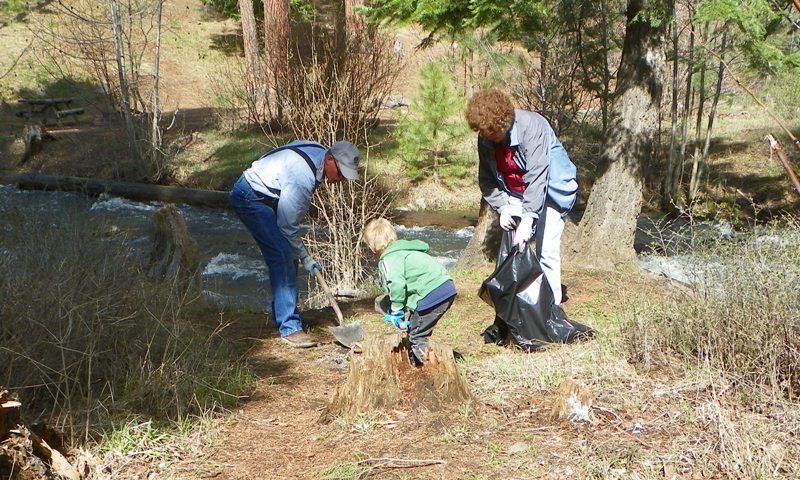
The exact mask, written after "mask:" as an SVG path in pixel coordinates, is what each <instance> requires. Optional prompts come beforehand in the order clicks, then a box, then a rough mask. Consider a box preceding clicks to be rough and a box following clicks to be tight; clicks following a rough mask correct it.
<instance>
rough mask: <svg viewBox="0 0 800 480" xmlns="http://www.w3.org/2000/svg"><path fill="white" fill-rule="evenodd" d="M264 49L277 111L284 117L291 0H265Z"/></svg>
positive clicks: (279, 115)
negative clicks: (284, 89) (283, 86)
mask: <svg viewBox="0 0 800 480" xmlns="http://www.w3.org/2000/svg"><path fill="white" fill-rule="evenodd" d="M264 51H265V53H266V56H267V64H268V65H269V68H270V70H271V71H270V72H269V74H270V76H271V77H272V86H273V87H274V88H275V102H276V112H277V115H278V118H279V119H280V118H282V117H283V95H282V88H281V86H282V85H286V82H285V80H281V79H285V78H287V75H289V0H265V1H264Z"/></svg>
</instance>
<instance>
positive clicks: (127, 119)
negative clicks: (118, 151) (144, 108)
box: [109, 0, 142, 161]
mask: <svg viewBox="0 0 800 480" xmlns="http://www.w3.org/2000/svg"><path fill="white" fill-rule="evenodd" d="M109 2H110V6H111V26H112V30H113V32H114V50H115V53H116V55H115V56H116V61H117V76H118V78H119V90H120V93H119V97H120V98H119V103H120V105H119V107H120V110H121V113H122V119H123V123H124V125H125V133H126V134H127V136H128V146H129V148H130V150H131V154H133V156H134V158H135V159H136V160H137V161H140V160H141V158H142V154H141V150H140V149H139V142H138V139H137V135H136V126H135V125H134V123H133V112H132V111H131V104H130V99H131V92H130V86H129V85H128V71H127V61H126V60H125V47H124V46H123V43H122V40H123V38H122V36H123V35H122V16H121V14H120V11H119V1H118V0H109Z"/></svg>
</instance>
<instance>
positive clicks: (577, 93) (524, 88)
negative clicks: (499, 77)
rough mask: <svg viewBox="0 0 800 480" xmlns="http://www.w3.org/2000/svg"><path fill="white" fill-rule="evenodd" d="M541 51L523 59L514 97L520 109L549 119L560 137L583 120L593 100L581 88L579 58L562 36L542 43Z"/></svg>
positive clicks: (514, 87)
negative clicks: (537, 113)
mask: <svg viewBox="0 0 800 480" xmlns="http://www.w3.org/2000/svg"><path fill="white" fill-rule="evenodd" d="M540 49H541V51H540V52H539V53H538V54H536V56H534V55H533V54H531V53H527V54H523V55H521V57H520V66H519V69H518V70H517V75H515V76H514V80H513V82H512V83H511V86H512V94H513V95H514V97H516V98H517V100H518V101H519V104H520V107H521V108H524V109H528V110H532V111H536V112H539V113H541V114H542V115H543V116H545V117H547V119H548V120H549V121H550V124H551V125H552V126H553V129H554V130H555V131H556V133H558V134H562V133H564V132H565V131H567V130H569V128H570V127H572V126H574V125H575V124H576V123H579V121H582V120H583V117H584V116H585V115H586V112H587V111H588V109H589V107H590V106H591V103H592V101H593V95H592V92H590V91H588V90H586V89H585V88H583V87H582V85H581V76H580V74H581V71H580V62H579V58H580V57H579V55H578V54H577V51H576V49H575V47H574V46H573V45H570V44H569V42H567V41H565V40H564V39H563V38H561V37H560V36H555V37H553V38H548V39H547V40H545V41H543V42H542V45H541V46H540Z"/></svg>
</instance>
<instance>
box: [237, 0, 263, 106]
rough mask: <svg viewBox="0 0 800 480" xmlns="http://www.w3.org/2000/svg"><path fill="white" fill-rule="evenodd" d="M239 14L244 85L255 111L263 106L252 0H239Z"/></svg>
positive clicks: (259, 56)
mask: <svg viewBox="0 0 800 480" xmlns="http://www.w3.org/2000/svg"><path fill="white" fill-rule="evenodd" d="M239 16H240V17H241V19H242V42H243V43H244V59H245V62H246V64H247V72H246V75H247V78H246V85H247V89H248V93H249V94H250V95H251V98H253V100H254V101H255V102H256V105H255V107H256V112H259V113H260V112H261V111H262V109H263V107H264V82H263V76H262V73H261V55H260V54H259V51H258V30H257V29H256V17H255V13H254V11H253V0H239Z"/></svg>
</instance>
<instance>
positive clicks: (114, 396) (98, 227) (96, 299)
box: [0, 199, 248, 440]
mask: <svg viewBox="0 0 800 480" xmlns="http://www.w3.org/2000/svg"><path fill="white" fill-rule="evenodd" d="M23 200H24V199H23ZM0 226H1V227H0V229H1V230H0V236H2V238H3V241H2V245H3V251H2V255H0V298H2V299H3V301H2V302H0V318H2V322H0V375H1V376H2V378H3V383H4V384H5V385H6V387H8V388H9V389H10V390H12V391H16V392H17V393H19V395H20V396H21V397H22V398H23V399H24V400H25V404H26V405H27V406H29V408H30V409H31V411H36V412H41V414H42V417H43V418H45V419H49V420H50V422H52V423H53V424H54V426H56V427H58V428H61V429H64V430H65V431H67V432H68V434H69V435H71V436H72V438H73V440H75V439H78V438H80V437H83V438H87V437H88V436H90V435H92V434H93V433H95V432H93V431H92V429H93V428H94V427H92V425H97V424H98V422H99V421H102V420H103V419H104V418H105V416H106V415H108V414H112V415H114V414H122V415H127V414H142V415H145V416H153V417H155V418H162V419H176V418H183V417H185V416H186V415H189V414H195V413H204V412H206V411H207V410H209V409H212V408H215V407H216V406H218V405H223V404H232V403H233V402H232V401H233V400H235V396H234V395H231V394H229V393H226V392H231V391H235V392H237V393H238V391H239V389H240V388H242V387H243V385H244V381H245V380H246V379H247V378H248V375H247V373H246V370H245V369H244V368H243V367H242V366H241V365H237V364H236V363H232V362H231V361H230V352H229V349H228V347H227V345H226V344H224V343H223V342H222V341H221V340H220V339H219V338H218V337H217V336H215V335H213V334H203V333H202V332H200V331H198V330H197V329H195V328H193V327H192V326H191V325H189V324H187V323H186V322H185V320H184V315H185V308H186V306H187V305H188V304H189V302H191V301H192V300H193V299H194V298H193V297H190V296H187V290H183V289H181V288H178V287H177V286H176V285H174V284H168V283H167V284H165V283H152V282H150V281H148V279H147V277H146V273H145V272H144V271H143V266H144V260H145V259H144V258H138V259H137V258H136V256H135V254H134V250H133V248H132V244H131V243H130V242H129V241H128V239H126V238H125V236H124V234H119V233H111V230H110V229H109V225H106V224H104V223H100V222H97V221H93V220H92V219H89V218H86V217H85V216H84V215H82V214H80V213H76V212H59V213H57V214H56V213H52V214H47V213H43V212H41V211H39V212H32V211H30V209H29V208H27V207H26V205H25V204H24V203H23V202H22V201H19V202H15V203H14V204H12V205H6V206H4V208H2V209H0Z"/></svg>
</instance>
